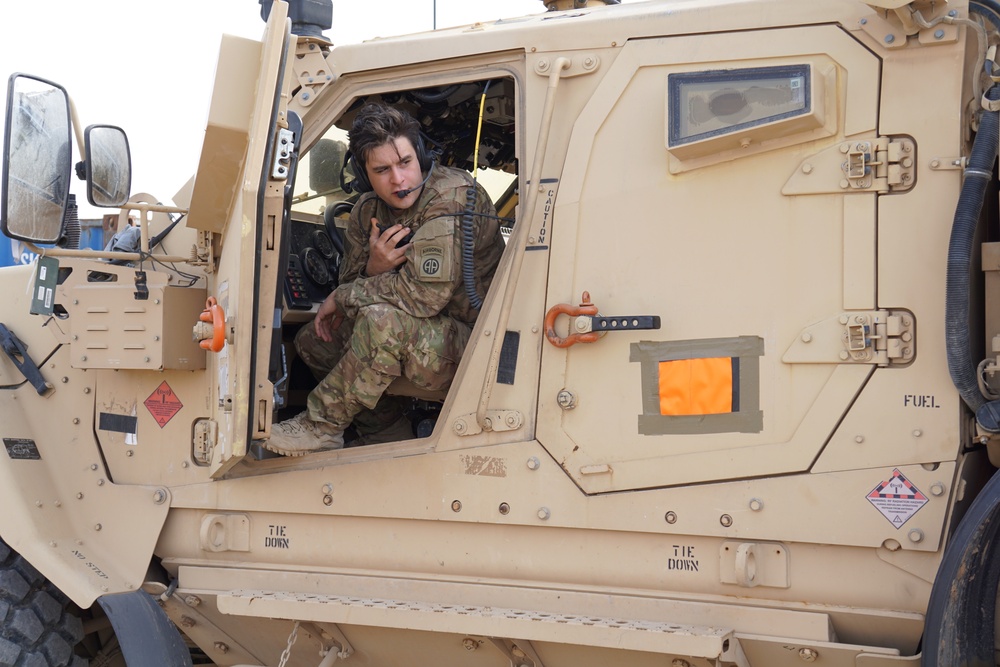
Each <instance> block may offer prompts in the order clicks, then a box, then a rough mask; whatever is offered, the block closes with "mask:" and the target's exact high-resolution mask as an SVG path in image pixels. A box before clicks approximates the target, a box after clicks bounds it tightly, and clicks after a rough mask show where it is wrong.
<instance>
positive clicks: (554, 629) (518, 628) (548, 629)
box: [217, 590, 749, 667]
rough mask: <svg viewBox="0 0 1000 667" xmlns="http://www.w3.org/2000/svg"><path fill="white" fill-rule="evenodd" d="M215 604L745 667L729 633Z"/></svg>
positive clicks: (341, 607)
mask: <svg viewBox="0 0 1000 667" xmlns="http://www.w3.org/2000/svg"><path fill="white" fill-rule="evenodd" d="M217 601H218V608H219V611H220V612H222V613H224V614H232V615H236V616H255V617H260V618H281V619H289V620H303V621H313V622H317V623H338V624H344V625H369V626H376V627H385V628H400V629H408V630H426V631H430V632H434V631H440V630H441V628H442V627H447V628H448V631H449V632H453V633H465V634H467V635H477V636H483V637H511V638H515V637H516V638H517V639H523V640H529V641H542V642H556V643H561V644H576V645H580V646H594V647H602V648H612V649H618V650H623V649H624V650H633V651H645V652H649V653H659V654H667V655H674V656H685V657H693V658H703V659H706V660H711V661H714V664H718V665H720V666H722V665H733V666H735V667H748V666H749V663H748V662H747V661H746V659H745V658H744V657H743V652H742V651H741V650H740V648H739V642H738V641H737V639H736V637H735V633H734V631H733V630H732V629H729V628H715V627H707V626H694V625H681V624H677V623H662V622H655V621H634V620H625V619H617V618H608V617H600V616H578V615H573V614H549V613H544V612H537V611H525V610H520V609H504V608H499V607H478V606H467V605H445V604H433V603H423V602H407V601H403V600H387V599H372V598H359V597H349V596H341V595H316V594H296V593H275V592H267V591H251V590H246V591H233V592H231V593H222V594H219V596H218V598H217ZM444 618H447V621H445V620H444Z"/></svg>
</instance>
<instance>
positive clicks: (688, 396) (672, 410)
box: [660, 357, 733, 415]
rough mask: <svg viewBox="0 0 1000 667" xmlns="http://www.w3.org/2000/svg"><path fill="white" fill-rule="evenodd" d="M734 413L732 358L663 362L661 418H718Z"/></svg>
mask: <svg viewBox="0 0 1000 667" xmlns="http://www.w3.org/2000/svg"><path fill="white" fill-rule="evenodd" d="M732 411H733V359H732V357H714V358H702V359H678V360H676V361H661V362H660V414H661V415H718V414H723V413H727V412H732Z"/></svg>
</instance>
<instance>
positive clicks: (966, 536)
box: [0, 0, 1000, 667]
mask: <svg viewBox="0 0 1000 667" xmlns="http://www.w3.org/2000/svg"><path fill="white" fill-rule="evenodd" d="M547 4H548V5H549V9H550V11H547V12H543V13H540V14H538V15H532V16H526V17H522V18H512V19H505V20H498V21H494V22H485V23H477V24H475V25H469V26H464V27H460V28H451V29H446V30H439V31H434V32H429V33H424V34H417V35H411V36H404V37H394V38H386V39H378V40H373V41H370V42H366V43H363V44H359V45H347V46H334V45H332V44H330V43H329V42H328V41H327V40H326V38H325V37H324V35H323V31H324V30H326V29H328V27H329V26H330V20H331V7H330V5H329V3H325V4H324V3H323V2H322V1H321V0H314V1H313V2H310V3H306V2H292V3H289V4H286V3H284V2H281V1H278V0H276V1H275V2H274V3H273V5H271V4H270V3H268V5H269V6H268V7H266V8H265V13H266V14H267V15H268V16H267V23H266V28H265V32H264V36H263V40H262V41H261V42H256V41H251V40H245V39H237V38H226V39H224V41H223V45H222V49H221V54H220V59H219V64H218V69H217V74H216V84H217V85H216V92H215V95H214V98H213V100H212V102H211V108H210V113H209V119H208V126H207V129H206V133H205V138H204V150H203V152H202V157H201V161H200V164H199V165H198V166H197V171H196V175H195V177H194V178H193V179H192V181H191V182H190V183H189V185H188V186H186V187H185V188H184V189H183V190H182V191H181V192H179V193H177V194H176V195H174V196H173V199H172V203H170V204H165V203H163V202H164V201H168V200H166V199H161V198H162V197H164V196H165V195H164V193H156V195H155V196H154V195H153V194H147V193H142V194H133V193H132V192H131V189H130V185H129V183H130V178H129V174H130V166H129V146H128V142H127V139H126V137H125V134H124V132H122V131H121V130H120V129H118V128H114V127H107V126H90V127H88V128H86V129H84V128H83V127H82V125H81V124H80V123H79V122H78V121H77V120H76V118H75V117H74V114H73V113H71V112H70V109H71V105H70V104H69V103H68V100H69V97H68V94H67V93H66V91H65V90H64V89H63V88H61V87H60V86H59V85H57V84H55V83H52V82H51V81H49V80H46V79H39V78H34V77H29V76H25V75H16V76H14V77H12V78H11V82H10V87H9V92H8V105H7V125H6V127H7V133H6V137H5V147H6V148H5V152H4V179H3V188H4V189H3V207H2V220H3V230H4V232H5V233H6V234H8V235H9V236H11V237H12V238H15V239H18V240H20V241H22V242H23V243H25V244H30V247H31V248H33V251H34V252H36V253H37V254H38V255H39V260H38V261H37V263H36V264H35V266H34V267H30V268H29V267H10V268H4V269H0V283H2V285H3V288H2V289H0V302H2V307H0V323H2V326H0V336H2V342H3V345H2V347H3V350H4V352H5V354H4V355H3V356H2V357H0V435H2V438H3V443H4V451H3V452H0V503H2V507H3V511H2V512H0V537H2V539H3V542H4V543H5V545H6V546H2V547H0V557H2V558H3V560H2V565H0V618H2V619H3V627H2V631H0V663H2V664H8V665H41V664H51V665H67V664H72V665H79V664H85V663H86V661H87V660H90V661H92V662H91V664H100V665H104V664H115V662H114V661H115V660H118V664H122V662H123V661H127V664H129V665H187V664H192V662H197V663H200V664H208V663H214V664H216V665H270V666H274V665H281V666H287V667H292V666H307V665H308V666H314V665H322V666H324V667H328V666H329V665H331V664H334V663H337V664H340V663H341V662H342V663H344V664H347V665H370V666H373V667H374V666H383V667H384V666H398V665H435V666H437V667H447V666H458V665H463V666H464V665H476V666H483V667H493V666H497V667H499V666H503V665H513V666H519V667H520V666H527V667H589V666H596V665H623V666H624V665H628V666H630V667H646V666H654V665H655V666H658V667H663V666H666V665H669V666H671V667H695V666H697V667H708V666H712V667H722V666H738V667H761V666H767V667H791V666H798V665H802V664H808V663H814V664H816V665H827V666H838V667H841V666H843V667H846V666H848V665H850V666H855V667H862V666H863V667H895V666H897V665H918V664H921V665H949V666H951V665H987V664H989V665H993V664H997V663H996V658H995V655H996V648H997V640H996V633H995V630H994V626H995V625H996V614H995V608H996V600H997V584H998V580H1000V559H998V558H997V554H996V551H997V543H998V524H997V520H998V503H1000V478H998V477H996V476H995V475H994V471H995V469H996V467H997V466H998V465H1000V449H998V446H1000V438H998V436H997V434H998V432H1000V403H998V401H1000V378H998V377H997V370H998V363H1000V245H998V244H1000V229H998V206H997V177H996V159H997V146H998V138H1000V130H998V126H1000V123H998V118H1000V88H997V87H996V82H997V80H998V77H1000V72H998V65H997V60H996V53H995V46H996V44H997V42H998V41H1000V38H998V32H997V30H998V27H1000V4H998V3H997V2H996V1H995V0H974V1H972V2H966V1H964V0H956V1H953V2H943V1H940V0H914V1H912V2H908V1H907V0H868V1H867V2H862V1H860V0H810V1H809V2H802V1H801V0H743V1H736V0H697V1H688V0H683V1H682V0H653V1H650V2H644V3H629V4H618V3H612V2H599V1H596V2H595V1H594V0H589V1H578V0H577V1H570V0H557V1H550V2H548V3H547ZM50 74H51V76H53V77H56V78H57V77H58V72H55V73H50ZM377 101H381V102H385V103H388V104H391V105H394V106H397V107H399V108H402V109H404V110H406V111H408V112H409V113H411V114H412V115H413V116H414V117H415V118H417V119H418V120H419V121H420V123H421V125H422V128H423V131H424V133H425V134H426V136H427V138H428V140H429V145H430V146H431V149H432V150H433V151H434V152H435V155H436V156H437V157H436V161H437V162H438V163H439V164H444V165H448V166H453V167H458V168H461V169H465V170H468V171H469V172H470V173H475V175H476V178H477V180H478V181H479V182H480V183H482V184H483V185H484V186H486V187H487V188H488V189H489V192H490V193H491V196H492V198H493V199H494V202H495V204H496V207H497V212H498V215H499V217H500V218H502V219H503V225H504V227H505V228H506V229H507V231H508V232H509V238H508V239H507V241H506V249H505V254H504V257H503V260H502V262H501V264H500V268H499V270H498V272H497V276H496V278H495V280H494V282H493V286H492V288H491V290H490V291H489V293H488V294H484V295H482V297H483V298H482V303H481V305H480V314H479V317H478V320H477V322H476V325H475V329H474V331H473V334H472V338H471V340H470V342H469V344H468V347H467V348H466V351H465V354H464V357H463V358H462V360H461V365H460V367H459V369H458V372H457V374H456V376H455V378H454V381H453V382H452V384H451V388H450V390H448V391H447V392H437V393H433V392H422V391H419V388H417V387H413V386H404V385H403V383H400V386H396V385H395V384H394V385H393V387H391V388H390V391H391V392H394V393H395V394H396V395H398V396H401V397H403V399H402V400H404V401H405V402H406V404H407V405H408V412H407V414H408V415H409V417H410V427H411V428H410V432H408V433H403V434H402V435H401V436H399V437H398V438H397V439H390V440H389V441H387V442H376V440H378V439H377V438H366V437H363V436H364V434H361V433H359V434H351V437H352V438H353V437H354V435H359V436H362V437H358V438H357V439H356V440H354V441H353V442H348V445H352V444H353V445H357V446H348V447H346V448H344V449H341V450H335V451H324V452H317V453H312V454H308V455H305V456H301V457H295V458H291V457H282V456H276V455H273V454H271V453H269V452H268V451H267V449H266V444H267V440H268V438H269V436H270V433H271V428H272V425H273V424H274V423H276V422H277V420H281V419H284V418H285V417H287V416H289V415H294V414H296V413H297V412H299V411H301V410H302V409H303V405H304V400H305V396H306V393H307V392H308V391H309V390H310V389H311V387H312V385H313V383H314V382H315V379H314V378H313V377H312V376H311V374H310V373H309V372H308V371H307V370H306V369H305V367H304V366H303V365H302V364H301V362H300V361H299V360H297V359H296V355H295V353H294V349H293V347H292V345H291V340H292V337H293V336H294V334H295V332H296V331H297V330H298V329H299V328H300V327H302V326H309V323H310V321H311V319H312V316H313V315H314V314H315V313H316V310H317V307H318V304H319V303H320V302H322V301H323V299H324V298H325V297H326V296H327V295H328V294H329V292H330V290H331V289H333V288H334V287H335V286H336V285H337V281H338V277H339V274H338V267H339V259H340V257H341V256H342V254H343V251H344V248H343V240H342V237H343V229H344V225H345V224H346V216H347V215H348V214H349V212H350V210H351V207H352V203H353V201H354V200H355V198H356V197H357V193H356V192H354V187H353V179H354V173H353V172H352V169H351V165H350V160H349V159H348V156H346V154H345V149H346V146H347V130H348V129H349V128H350V126H351V122H352V120H353V118H354V116H355V114H356V113H357V111H358V109H359V108H361V107H362V106H363V105H364V104H365V103H367V102H377ZM86 113H88V114H91V113H99V110H86ZM74 135H76V139H75V140H74V139H73V137H74ZM74 143H75V144H76V146H77V148H76V149H74V148H73V145H74ZM74 150H76V151H77V152H78V154H79V155H80V156H81V157H82V159H81V160H80V162H81V163H82V164H81V166H80V167H79V169H78V172H79V173H80V174H81V175H82V177H83V178H84V179H85V181H86V188H85V190H86V196H88V197H89V200H90V201H91V202H92V203H94V204H96V205H105V206H109V207H113V208H116V209H119V210H120V211H121V213H120V216H119V217H120V221H121V226H120V235H119V238H118V241H120V242H119V243H115V244H113V247H111V248H109V249H108V250H107V251H106V252H97V251H92V250H80V249H74V248H72V247H67V246H66V244H63V245H60V244H59V240H60V238H61V237H63V236H64V235H65V230H64V229H63V227H64V220H65V219H66V217H67V212H66V209H67V198H68V196H69V194H70V191H71V189H72V188H71V183H72V180H71V173H72V168H73V163H74V158H73V154H74ZM79 194H80V196H81V197H82V196H84V188H83V187H82V186H81V188H80V192H79ZM130 217H131V218H132V219H134V222H135V224H134V226H132V228H131V229H126V227H127V226H128V220H129V218H130ZM455 224H458V222H456V223H455ZM70 245H71V244H70ZM411 261H412V258H411ZM399 438H401V439H399ZM350 439H351V438H349V440H350Z"/></svg>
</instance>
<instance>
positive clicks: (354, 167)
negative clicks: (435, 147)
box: [345, 133, 434, 198]
mask: <svg viewBox="0 0 1000 667" xmlns="http://www.w3.org/2000/svg"><path fill="white" fill-rule="evenodd" d="M413 148H414V150H415V151H416V153H417V164H418V165H420V171H422V172H424V171H425V172H427V177H426V178H424V180H423V181H421V183H420V185H418V186H416V187H414V188H410V189H409V190H401V191H400V192H402V193H404V194H399V193H397V196H399V197H400V198H402V197H405V196H406V195H408V194H410V193H411V192H413V191H414V190H416V189H417V188H420V187H423V185H424V183H426V182H427V178H430V170H431V167H432V166H434V154H433V153H432V152H431V151H429V150H427V142H426V141H425V140H424V135H423V133H418V134H417V145H416V146H414V147H413ZM345 164H350V165H351V171H353V172H354V180H353V181H351V183H349V184H348V185H349V186H350V188H351V190H352V191H354V192H358V193H364V192H371V191H372V184H371V182H370V181H369V180H368V172H367V171H366V170H365V163H364V161H363V160H361V158H360V157H358V156H355V155H354V154H353V153H352V152H350V151H348V153H347V160H345Z"/></svg>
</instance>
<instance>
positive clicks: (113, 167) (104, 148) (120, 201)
mask: <svg viewBox="0 0 1000 667" xmlns="http://www.w3.org/2000/svg"><path fill="white" fill-rule="evenodd" d="M83 144H84V154H85V155H84V162H85V164H86V166H87V201H89V202H90V203H91V204H93V205H94V206H101V207H105V208H109V207H117V206H124V205H125V203H126V202H128V198H129V195H130V194H131V189H132V155H131V153H130V152H129V147H128V137H127V136H125V131H124V130H122V129H121V128H120V127H115V126H113V125H91V126H90V127H88V128H87V130H86V132H85V134H84V141H83Z"/></svg>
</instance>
